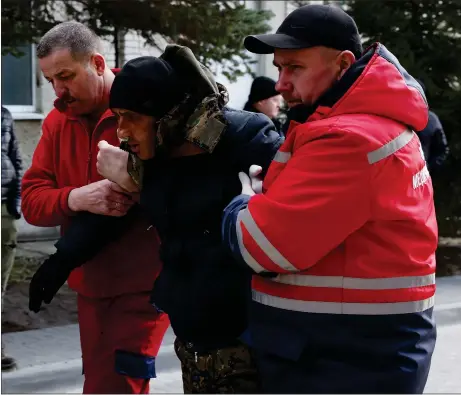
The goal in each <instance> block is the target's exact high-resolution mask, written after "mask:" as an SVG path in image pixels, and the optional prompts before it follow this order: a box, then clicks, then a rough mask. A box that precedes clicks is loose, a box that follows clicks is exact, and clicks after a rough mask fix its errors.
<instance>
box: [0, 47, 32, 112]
mask: <svg viewBox="0 0 461 395" xmlns="http://www.w3.org/2000/svg"><path fill="white" fill-rule="evenodd" d="M24 45H30V46H31V64H30V67H31V71H32V78H31V81H32V104H3V103H2V105H3V106H4V107H5V108H7V109H8V110H9V111H10V112H11V113H12V115H13V116H14V114H21V113H35V112H37V83H36V81H37V60H36V51H35V45H34V44H32V43H29V44H24Z"/></svg>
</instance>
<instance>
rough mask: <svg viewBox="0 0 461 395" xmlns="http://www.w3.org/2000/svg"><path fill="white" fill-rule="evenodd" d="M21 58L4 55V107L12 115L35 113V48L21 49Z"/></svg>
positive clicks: (25, 47)
mask: <svg viewBox="0 0 461 395" xmlns="http://www.w3.org/2000/svg"><path fill="white" fill-rule="evenodd" d="M18 49H20V51H21V52H23V53H24V55H23V56H21V57H18V58H17V57H14V56H13V55H2V105H4V106H6V107H8V109H9V110H10V111H11V112H12V113H15V112H16V113H17V112H34V111H35V108H36V107H35V48H34V46H33V45H24V46H22V47H19V48H18Z"/></svg>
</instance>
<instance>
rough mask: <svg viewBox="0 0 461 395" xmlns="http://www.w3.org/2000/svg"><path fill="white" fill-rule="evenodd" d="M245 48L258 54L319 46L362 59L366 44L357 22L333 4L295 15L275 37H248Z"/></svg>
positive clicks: (284, 23)
mask: <svg viewBox="0 0 461 395" xmlns="http://www.w3.org/2000/svg"><path fill="white" fill-rule="evenodd" d="M244 45H245V48H246V49H247V50H248V51H250V52H253V53H257V54H269V53H273V52H274V49H275V48H279V49H302V48H311V47H316V46H324V47H328V48H334V49H338V50H340V51H346V50H349V51H351V52H352V53H353V54H354V55H355V57H356V58H357V59H358V58H360V57H361V56H362V50H363V49H362V43H361V40H360V35H359V32H358V29H357V25H356V24H355V21H354V20H353V19H352V17H351V16H350V15H348V14H347V13H346V12H345V11H343V10H342V9H341V8H339V7H337V6H333V5H318V4H312V5H306V6H303V7H300V8H297V9H296V10H294V11H293V12H291V13H290V14H289V15H288V16H287V17H286V18H285V20H284V21H283V22H282V24H281V25H280V27H279V28H278V29H277V31H276V32H275V34H258V35H255V36H247V37H246V38H245V41H244Z"/></svg>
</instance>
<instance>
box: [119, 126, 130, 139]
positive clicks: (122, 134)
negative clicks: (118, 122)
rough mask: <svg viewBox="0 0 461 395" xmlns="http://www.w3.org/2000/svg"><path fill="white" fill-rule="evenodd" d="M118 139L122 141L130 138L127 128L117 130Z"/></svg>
mask: <svg viewBox="0 0 461 395" xmlns="http://www.w3.org/2000/svg"><path fill="white" fill-rule="evenodd" d="M117 137H118V138H119V139H121V140H125V139H128V138H129V137H130V132H129V131H128V129H126V128H120V127H119V128H118V129H117Z"/></svg>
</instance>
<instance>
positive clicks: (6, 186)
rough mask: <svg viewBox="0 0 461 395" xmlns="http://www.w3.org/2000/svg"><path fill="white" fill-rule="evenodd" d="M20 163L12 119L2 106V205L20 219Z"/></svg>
mask: <svg viewBox="0 0 461 395" xmlns="http://www.w3.org/2000/svg"><path fill="white" fill-rule="evenodd" d="M21 173H22V161H21V155H20V152H19V147H18V140H17V139H16V135H15V133H14V126H13V117H12V116H11V113H10V112H9V111H8V110H7V109H6V108H5V107H3V106H2V203H6V204H7V209H8V212H9V213H10V214H11V215H12V216H13V217H15V218H19V217H20V207H21V205H20V201H21Z"/></svg>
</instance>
